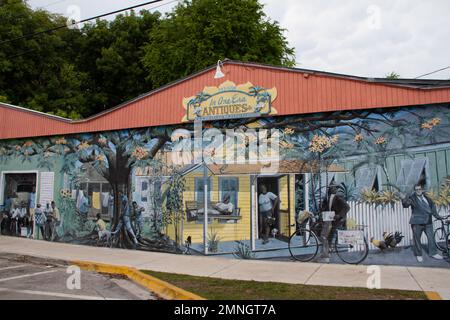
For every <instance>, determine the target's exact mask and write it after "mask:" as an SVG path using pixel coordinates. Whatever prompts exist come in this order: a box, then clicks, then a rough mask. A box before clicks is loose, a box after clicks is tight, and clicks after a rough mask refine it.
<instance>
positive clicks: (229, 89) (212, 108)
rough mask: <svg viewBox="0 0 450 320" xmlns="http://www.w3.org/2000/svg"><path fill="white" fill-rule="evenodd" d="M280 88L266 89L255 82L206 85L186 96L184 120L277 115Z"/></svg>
mask: <svg viewBox="0 0 450 320" xmlns="http://www.w3.org/2000/svg"><path fill="white" fill-rule="evenodd" d="M276 97H277V89H276V88H275V87H274V88H272V89H265V88H261V87H258V86H254V85H253V84H252V83H250V82H247V83H245V84H240V85H236V84H235V83H234V82H231V81H225V82H224V83H222V84H221V85H220V86H218V87H205V88H204V89H203V91H202V92H200V93H199V94H197V95H195V96H192V97H188V98H184V99H183V107H184V108H185V109H186V115H185V116H184V117H183V119H182V121H183V122H187V121H194V120H219V119H233V118H242V117H258V116H261V115H268V114H276V113H277V111H276V110H275V108H274V107H273V106H272V102H273V101H274V100H275V99H276Z"/></svg>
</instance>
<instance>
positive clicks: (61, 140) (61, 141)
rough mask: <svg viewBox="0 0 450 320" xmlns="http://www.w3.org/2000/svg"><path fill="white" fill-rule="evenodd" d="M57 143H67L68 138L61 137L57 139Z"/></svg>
mask: <svg viewBox="0 0 450 320" xmlns="http://www.w3.org/2000/svg"><path fill="white" fill-rule="evenodd" d="M55 143H56V144H67V140H66V139H64V138H60V139H58V140H56V141H55Z"/></svg>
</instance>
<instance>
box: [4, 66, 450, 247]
mask: <svg viewBox="0 0 450 320" xmlns="http://www.w3.org/2000/svg"><path fill="white" fill-rule="evenodd" d="M214 71H215V67H211V68H208V69H206V70H203V71H201V72H199V73H197V74H194V75H192V76H189V77H187V78H184V79H181V80H179V81H176V82H174V83H172V84H169V85H167V86H165V87H162V88H160V89H157V90H155V91H152V92H150V93H148V94H145V95H142V96H140V97H137V98H136V99H134V100H132V101H129V102H126V103H124V104H123V105H120V106H118V107H115V108H112V109H110V110H108V111H106V112H104V113H101V114H98V115H95V116H93V117H90V118H88V119H84V120H80V121H71V120H68V119H63V118H59V117H56V116H52V115H47V114H42V113H39V112H35V111H32V110H28V109H24V108H20V107H17V106H11V105H7V104H1V103H0V117H1V118H0V119H1V120H0V139H1V140H0V175H1V176H0V179H1V180H0V204H2V205H3V206H2V208H3V211H4V212H5V215H4V216H5V219H3V221H2V233H4V234H11V233H14V232H15V233H17V232H18V229H17V228H16V229H15V230H12V229H11V226H10V225H9V224H7V221H8V218H7V216H8V214H7V213H8V212H10V210H11V208H12V207H14V206H16V207H17V206H21V205H24V206H26V207H27V209H28V211H29V212H31V211H33V212H34V210H35V209H36V206H37V204H40V205H41V207H42V208H45V207H46V206H47V204H49V205H50V203H51V202H52V201H54V202H55V206H56V207H57V208H59V209H60V210H59V211H60V215H61V216H60V219H59V221H58V222H57V227H56V231H55V234H53V235H52V236H51V237H50V238H51V240H54V241H64V242H71V243H81V244H87V245H98V246H106V245H110V246H118V247H124V248H137V249H142V250H159V251H170V252H183V250H185V248H184V246H185V245H186V244H187V242H189V244H190V246H191V249H192V250H193V251H196V252H198V253H209V254H211V253H217V254H231V253H233V252H235V251H236V246H239V245H242V244H245V245H248V246H249V248H250V249H251V250H252V251H254V252H259V251H261V252H265V251H273V252H277V251H278V252H280V254H282V252H283V250H284V251H286V243H287V239H288V238H289V236H290V234H292V232H294V230H295V228H296V218H297V216H298V214H299V212H301V211H304V210H308V211H313V212H317V211H319V210H320V204H321V202H322V200H323V198H324V197H326V194H327V190H328V186H329V185H330V184H335V185H338V186H339V187H340V190H341V192H342V193H343V195H344V196H345V199H346V200H347V201H349V202H351V201H354V202H370V201H372V202H374V203H375V202H376V204H377V205H381V206H386V205H392V204H393V203H394V202H398V201H399V199H398V193H400V192H404V193H408V192H411V190H412V188H413V186H414V185H415V184H417V183H420V184H421V185H423V187H424V188H426V189H427V190H428V191H429V193H430V195H431V196H432V197H433V199H435V200H436V203H438V205H439V207H440V209H442V210H444V211H445V210H447V212H448V209H449V203H448V201H449V195H448V194H447V192H448V189H449V183H450V181H449V179H450V127H449V126H450V108H449V106H450V81H444V80H439V81H438V80H407V79H399V80H387V79H369V78H361V77H354V76H347V75H339V74H331V73H326V72H319V71H313V70H303V69H288V68H280V67H273V66H267V65H260V64H254V63H243V62H237V61H226V62H225V64H224V67H223V71H224V73H225V78H222V79H215V78H214ZM17 119H20V120H19V121H18V120H17ZM263 185H264V186H265V188H266V189H268V191H269V192H271V193H272V194H274V195H275V196H276V197H277V198H278V199H279V200H280V201H279V204H278V205H277V207H276V208H274V213H275V214H274V215H275V217H274V218H275V222H274V223H273V225H272V226H271V229H270V237H271V240H270V241H269V243H268V244H265V245H263V244H262V239H261V237H262V235H261V225H260V223H261V218H260V216H259V214H258V211H259V210H260V208H259V205H258V202H259V200H258V199H259V195H260V194H261V189H262V186H263ZM33 197H34V198H33ZM32 199H33V200H32ZM133 202H136V204H135V207H133V206H134V204H133ZM35 203H36V206H34V204H35ZM218 204H220V205H218ZM230 204H231V205H230ZM218 208H222V209H220V210H219V209H218ZM223 208H225V209H223ZM30 209H31V210H30ZM140 209H142V210H140ZM50 211H51V210H49V211H48V212H50ZM205 212H206V214H205ZM30 214H31V213H30ZM98 219H101V220H103V221H104V222H105V224H106V230H105V231H106V232H105V233H102V234H100V233H98V234H97V231H95V232H93V230H95V227H96V224H97V221H98ZM358 222H360V221H356V223H358ZM374 223H377V222H374ZM21 227H22V228H27V227H28V228H32V227H30V225H28V226H26V225H25V223H23V225H22V226H21ZM396 227H397V226H392V228H393V229H394V228H396ZM36 229H38V227H37V226H36V224H35V222H34V234H36ZM44 231H45V230H44ZM115 231H117V232H115ZM390 231H395V230H390ZM27 233H28V232H27ZM27 233H23V234H22V233H20V232H19V234H22V235H24V234H27ZM32 233H33V232H32ZM105 234H106V235H107V236H106V237H105V239H103V236H104V235H105ZM375 236H377V235H375ZM47 238H48V237H47ZM50 238H48V239H50Z"/></svg>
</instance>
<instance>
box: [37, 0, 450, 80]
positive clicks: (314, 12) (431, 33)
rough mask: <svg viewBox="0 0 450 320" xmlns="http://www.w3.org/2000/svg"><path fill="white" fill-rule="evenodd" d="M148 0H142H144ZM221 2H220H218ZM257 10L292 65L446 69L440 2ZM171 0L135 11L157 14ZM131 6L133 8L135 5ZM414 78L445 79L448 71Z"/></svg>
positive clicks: (44, 2) (55, 5) (51, 0)
mask: <svg viewBox="0 0 450 320" xmlns="http://www.w3.org/2000/svg"><path fill="white" fill-rule="evenodd" d="M147 1H148V0H147ZM223 1H226V0H223ZM144 2H146V1H145V0H28V4H29V5H30V6H31V7H33V8H43V9H45V10H48V11H50V12H55V13H61V14H64V15H66V16H72V17H74V18H75V20H79V19H77V18H78V17H79V18H80V19H85V18H89V17H93V16H96V15H99V14H102V13H106V12H110V11H114V10H117V9H121V8H125V7H129V6H132V5H135V4H139V3H144ZM260 2H261V3H263V4H264V5H265V7H264V12H265V13H266V15H267V16H268V17H269V18H270V19H271V20H275V21H278V23H279V24H280V26H281V27H282V28H284V29H285V36H286V38H287V40H288V42H289V44H290V46H291V47H294V48H295V53H296V61H297V67H298V68H305V69H314V70H321V71H328V72H336V73H343V74H351V75H357V76H364V77H384V76H385V75H386V74H388V73H390V72H392V71H394V72H396V73H398V74H399V75H400V76H401V77H402V78H415V77H418V76H420V75H423V74H426V73H429V72H432V71H435V70H438V69H441V68H445V67H449V66H450V27H449V21H450V1H448V0H429V1H424V0H390V1H388V0H260ZM176 4H177V1H176V0H165V1H163V2H161V3H158V4H153V5H148V6H145V7H143V8H145V9H151V8H155V7H157V8H155V9H154V10H158V11H160V12H162V13H165V12H168V11H170V10H172V9H173V8H174V7H175V5H176ZM138 10H139V9H138ZM422 79H450V68H448V69H447V70H444V71H440V72H437V73H434V74H432V75H430V76H425V77H422Z"/></svg>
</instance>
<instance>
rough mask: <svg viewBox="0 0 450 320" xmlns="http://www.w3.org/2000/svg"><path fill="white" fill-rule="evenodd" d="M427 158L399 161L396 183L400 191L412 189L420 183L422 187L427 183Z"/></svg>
mask: <svg viewBox="0 0 450 320" xmlns="http://www.w3.org/2000/svg"><path fill="white" fill-rule="evenodd" d="M427 163H428V161H427V158H416V159H404V160H402V161H401V167H400V171H399V173H398V175H397V181H396V185H397V187H398V188H400V190H402V191H408V192H409V191H412V190H413V188H414V185H415V184H417V183H420V184H421V185H422V186H423V187H426V186H427V184H428V169H427V167H428V166H427Z"/></svg>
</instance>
